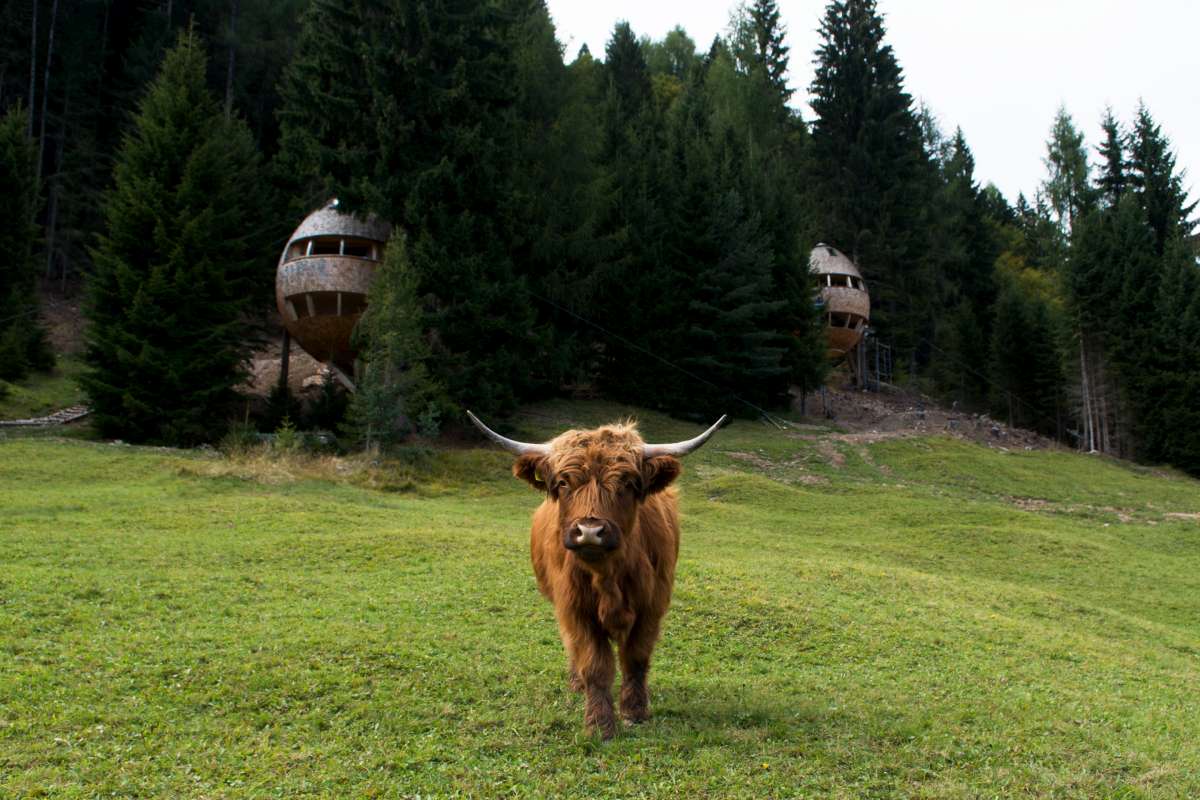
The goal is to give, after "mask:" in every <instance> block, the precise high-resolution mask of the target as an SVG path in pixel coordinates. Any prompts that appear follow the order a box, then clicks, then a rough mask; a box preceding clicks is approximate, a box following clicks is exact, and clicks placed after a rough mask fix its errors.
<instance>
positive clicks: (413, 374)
mask: <svg viewBox="0 0 1200 800" xmlns="http://www.w3.org/2000/svg"><path fill="white" fill-rule="evenodd" d="M418 281H419V276H418V275H417V274H416V272H414V271H413V268H412V265H411V264H410V262H409V258H408V247H407V243H406V241H405V236H404V234H403V233H402V232H400V231H396V232H394V233H393V234H392V238H391V241H389V242H388V245H387V250H386V251H385V253H384V259H383V263H382V264H381V265H380V267H379V270H378V271H377V273H376V275H375V280H374V282H373V283H372V284H371V290H370V292H369V294H368V297H367V311H366V313H365V314H364V315H363V317H362V319H361V320H360V322H359V324H358V329H357V330H356V331H355V335H356V337H357V338H358V340H359V341H360V342H361V344H362V349H361V350H360V358H361V359H362V361H363V365H364V369H363V371H362V378H361V380H360V381H359V383H358V386H357V391H356V392H355V394H354V397H353V398H352V399H351V402H350V408H349V411H348V419H347V424H346V426H345V427H346V430H347V432H349V433H350V434H351V436H352V437H353V438H354V439H356V440H357V441H358V442H360V443H362V444H365V445H366V446H367V447H368V448H371V447H374V446H378V445H380V444H390V443H393V442H396V441H398V440H400V439H402V438H403V437H404V436H405V435H407V434H409V433H411V432H414V431H418V432H421V433H424V434H427V435H433V434H436V433H437V428H438V426H439V424H440V423H441V422H442V421H443V420H444V418H445V414H446V412H447V405H446V398H445V394H444V391H443V390H442V389H441V387H440V386H438V384H437V383H436V382H435V381H434V380H432V379H431V378H430V376H429V371H428V368H427V365H426V362H427V361H428V360H429V357H430V349H429V344H428V343H427V342H426V341H425V334H424V331H423V329H422V324H423V315H422V310H421V303H420V298H419V297H418V295H417V286H418Z"/></svg>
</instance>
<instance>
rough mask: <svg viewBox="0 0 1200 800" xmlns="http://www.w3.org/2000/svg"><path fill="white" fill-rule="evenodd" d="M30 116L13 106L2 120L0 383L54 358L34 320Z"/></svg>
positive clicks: (34, 193)
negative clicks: (28, 128) (27, 129)
mask: <svg viewBox="0 0 1200 800" xmlns="http://www.w3.org/2000/svg"><path fill="white" fill-rule="evenodd" d="M27 125H28V117H27V114H26V112H25V109H24V108H23V107H22V106H21V105H19V104H18V105H15V106H13V107H12V108H11V109H9V111H8V113H6V114H4V116H3V117H0V186H3V187H4V190H3V191H2V192H0V215H2V216H0V219H3V220H4V221H5V222H4V225H3V227H0V253H3V254H4V259H5V265H4V267H3V268H2V269H0V380H9V381H12V380H18V379H20V378H23V377H25V376H26V375H27V374H28V373H29V371H30V370H46V369H49V368H50V367H52V366H53V365H54V356H53V354H52V353H51V352H50V349H49V346H48V345H47V343H46V338H45V333H44V331H43V329H42V325H41V321H40V319H39V317H38V297H37V288H36V272H35V268H34V265H33V244H34V240H35V238H36V236H37V228H36V226H34V224H33V218H34V214H35V212H36V210H37V206H38V189H37V179H36V177H35V175H34V172H35V170H34V159H35V158H37V152H36V149H35V148H34V146H33V143H32V142H31V141H30V140H29V139H28V138H27V136H26V128H27Z"/></svg>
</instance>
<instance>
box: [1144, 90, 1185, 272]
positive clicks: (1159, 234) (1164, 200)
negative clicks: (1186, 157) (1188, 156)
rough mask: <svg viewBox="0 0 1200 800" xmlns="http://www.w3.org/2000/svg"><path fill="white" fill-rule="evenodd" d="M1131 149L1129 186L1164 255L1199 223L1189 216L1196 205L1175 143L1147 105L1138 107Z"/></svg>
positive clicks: (1158, 250)
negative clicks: (1178, 163) (1179, 168)
mask: <svg viewBox="0 0 1200 800" xmlns="http://www.w3.org/2000/svg"><path fill="white" fill-rule="evenodd" d="M1129 150H1130V152H1129V185H1130V188H1131V189H1132V190H1133V193H1134V194H1135V195H1136V196H1137V198H1138V202H1139V204H1140V205H1141V207H1142V210H1143V211H1144V212H1145V214H1146V219H1147V221H1148V222H1149V224H1150V227H1151V229H1152V230H1153V231H1154V250H1155V252H1156V253H1157V254H1158V255H1160V256H1161V255H1162V254H1163V253H1164V252H1166V249H1167V247H1168V244H1169V242H1170V241H1171V240H1172V239H1174V238H1176V237H1180V236H1187V235H1189V234H1190V233H1191V232H1192V229H1193V228H1194V226H1195V223H1194V222H1193V221H1191V220H1189V217H1190V216H1191V214H1192V212H1193V211H1194V210H1195V208H1196V203H1194V202H1193V203H1189V202H1188V199H1187V192H1186V190H1185V189H1184V188H1183V176H1182V175H1180V174H1179V173H1178V172H1177V171H1176V169H1175V154H1174V153H1172V152H1171V143H1170V141H1168V139H1167V137H1166V136H1164V135H1163V133H1162V129H1161V128H1160V127H1159V125H1158V123H1157V122H1155V121H1154V118H1153V117H1152V116H1151V115H1150V111H1149V109H1147V108H1146V106H1145V105H1139V106H1138V111H1137V119H1136V120H1135V121H1134V125H1133V133H1132V134H1131V136H1130V140H1129Z"/></svg>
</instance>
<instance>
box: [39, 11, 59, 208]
mask: <svg viewBox="0 0 1200 800" xmlns="http://www.w3.org/2000/svg"><path fill="white" fill-rule="evenodd" d="M57 19H58V0H54V5H52V6H50V38H49V39H48V40H47V41H46V72H45V73H44V74H45V77H44V78H43V79H42V119H41V124H40V126H39V130H38V160H37V183H36V185H38V186H40V185H41V183H42V158H43V157H44V155H45V152H46V97H47V95H49V94H50V64H51V63H52V62H53V61H54V23H55V21H56V20H57Z"/></svg>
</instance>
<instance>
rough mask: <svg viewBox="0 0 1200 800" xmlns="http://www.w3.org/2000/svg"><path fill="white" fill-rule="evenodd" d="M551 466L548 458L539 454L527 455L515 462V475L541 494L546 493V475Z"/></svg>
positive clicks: (519, 457) (518, 457)
mask: <svg viewBox="0 0 1200 800" xmlns="http://www.w3.org/2000/svg"><path fill="white" fill-rule="evenodd" d="M548 472H549V464H547V461H546V457H545V456H543V455H539V454H538V453H525V454H524V455H521V456H517V460H516V461H515V462H513V475H515V476H517V477H518V478H520V479H521V480H523V481H525V482H526V483H528V484H529V485H530V486H532V487H533V488H535V489H537V490H538V491H539V492H544V491H546V475H547V473H548Z"/></svg>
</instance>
